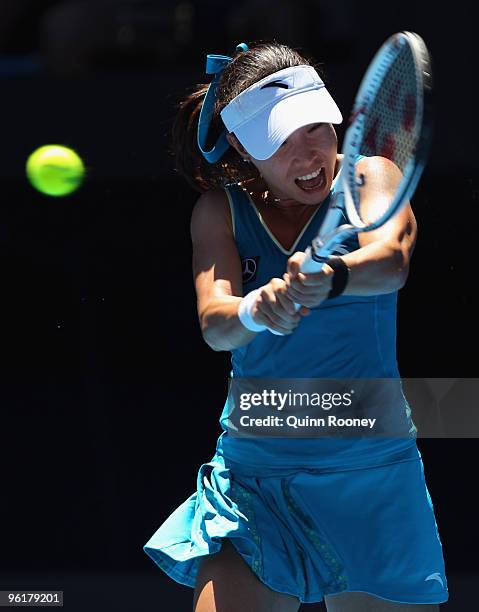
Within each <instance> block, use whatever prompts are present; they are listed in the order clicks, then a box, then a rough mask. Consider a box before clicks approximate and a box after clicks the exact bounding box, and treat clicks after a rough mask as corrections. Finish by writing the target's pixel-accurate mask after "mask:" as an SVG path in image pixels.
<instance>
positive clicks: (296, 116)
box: [221, 65, 343, 159]
mask: <svg viewBox="0 0 479 612" xmlns="http://www.w3.org/2000/svg"><path fill="white" fill-rule="evenodd" d="M298 94H301V95H298ZM221 118H222V119H223V123H224V124H225V126H226V129H227V130H228V131H229V132H233V133H234V134H235V136H236V137H237V138H238V140H239V141H240V143H241V144H242V145H243V147H244V148H245V149H246V150H247V151H248V153H249V154H250V155H251V156H252V157H254V158H255V159H268V158H269V157H271V156H272V155H273V154H274V153H276V151H277V150H278V149H279V147H280V146H281V144H282V143H283V142H284V141H285V140H286V139H287V138H288V137H289V136H290V135H291V134H292V133H293V132H294V131H295V130H297V129H298V128H300V127H303V126H305V125H309V124H311V123H341V122H342V120H343V118H342V115H341V112H340V110H339V108H338V107H337V106H336V103H335V101H334V100H333V98H332V97H331V95H330V94H329V92H328V90H327V89H326V87H325V85H324V83H323V81H322V80H321V78H320V77H319V75H318V73H317V72H316V70H315V69H314V68H313V67H312V66H306V65H301V66H293V67H291V68H284V69H283V70H279V71H278V72H275V73H273V74H270V75H268V76H267V77H265V78H264V79H261V81H258V82H257V83H254V84H253V85H251V87H248V89H245V90H244V91H242V92H241V93H240V94H239V95H238V96H236V98H233V100H231V102H230V103H229V104H228V105H227V106H225V108H224V109H223V110H222V111H221Z"/></svg>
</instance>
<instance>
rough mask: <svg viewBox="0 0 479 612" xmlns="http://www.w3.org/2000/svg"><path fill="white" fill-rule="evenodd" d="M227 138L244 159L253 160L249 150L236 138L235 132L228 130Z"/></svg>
mask: <svg viewBox="0 0 479 612" xmlns="http://www.w3.org/2000/svg"><path fill="white" fill-rule="evenodd" d="M226 140H227V141H228V142H229V143H230V145H231V146H232V147H233V148H234V149H236V151H237V152H238V154H239V155H241V157H242V158H243V159H246V160H248V161H251V158H250V156H249V153H248V151H247V150H246V149H245V148H244V147H243V145H242V144H241V143H240V141H239V140H238V139H237V138H236V136H235V135H234V134H233V132H228V133H227V134H226Z"/></svg>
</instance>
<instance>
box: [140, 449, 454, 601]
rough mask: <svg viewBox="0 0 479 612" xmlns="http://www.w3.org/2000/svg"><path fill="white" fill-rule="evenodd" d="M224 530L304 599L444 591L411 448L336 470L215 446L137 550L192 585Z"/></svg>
mask: <svg viewBox="0 0 479 612" xmlns="http://www.w3.org/2000/svg"><path fill="white" fill-rule="evenodd" d="M224 538H229V540H230V541H231V542H232V544H233V545H234V546H235V548H236V549H237V551H238V552H239V554H240V555H241V556H242V557H243V559H244V560H245V561H246V563H247V564H248V565H249V566H250V568H251V569H252V571H253V572H254V573H255V574H256V575H257V576H258V578H259V579H260V580H261V581H262V582H263V583H265V584H266V585H267V586H268V587H270V588H271V589H273V590H275V591H279V592H282V593H288V594H290V595H294V596H296V597H297V598H298V599H299V600H300V601H301V602H304V603H313V602H319V601H322V599H323V597H324V595H332V594H337V593H342V592H346V591H363V592H367V593H370V594H372V595H375V596H376V597H380V598H383V599H387V600H391V601H395V602H401V603H409V604H433V603H441V602H445V601H447V599H448V589H447V580H446V574H445V567H444V558H443V551H442V544H441V540H440V537H439V532H438V528H437V524H436V519H435V515H434V509H433V504H432V501H431V497H430V494H429V491H428V489H427V486H426V482H425V478H424V466H423V462H422V458H421V454H420V452H419V449H417V447H415V452H414V453H412V454H410V456H409V457H408V458H406V459H402V460H399V461H397V460H396V461H394V462H393V463H386V464H383V465H379V466H374V467H368V468H359V469H357V468H352V469H344V470H338V469H321V468H304V469H297V468H273V467H262V466H261V464H259V465H256V466H247V465H244V464H241V463H236V462H234V461H231V460H229V459H226V458H225V457H224V456H223V455H222V454H218V452H216V453H215V455H214V456H213V458H212V459H211V461H209V462H208V463H204V464H203V465H201V467H200V468H199V471H198V478H197V490H196V491H195V492H194V493H193V494H192V495H191V496H190V497H188V499H186V500H185V501H184V502H183V503H182V504H181V505H180V506H179V507H178V508H177V509H176V510H175V511H174V512H173V513H172V514H171V515H170V516H169V517H168V518H167V519H166V520H165V521H164V522H163V524H161V525H160V527H159V528H158V529H157V531H156V532H155V533H154V534H153V535H152V537H151V538H150V540H149V541H148V542H147V543H146V544H145V546H144V551H145V552H146V553H147V554H148V555H149V556H150V557H151V558H152V559H153V561H154V562H155V563H156V564H157V565H158V566H159V567H160V568H161V569H162V570H164V571H165V572H166V573H167V574H168V575H169V576H170V577H171V578H173V579H174V580H176V581H177V582H179V583H181V584H184V585H187V586H190V587H194V586H195V584H196V576H197V572H198V566H199V563H200V560H201V559H202V558H203V557H204V556H205V555H211V554H214V553H217V552H218V551H219V550H220V549H221V546H222V540H223V539H224Z"/></svg>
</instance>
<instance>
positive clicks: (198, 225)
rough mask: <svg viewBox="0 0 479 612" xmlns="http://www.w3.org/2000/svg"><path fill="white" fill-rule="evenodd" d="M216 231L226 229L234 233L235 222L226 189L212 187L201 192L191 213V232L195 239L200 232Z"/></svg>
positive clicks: (225, 230)
mask: <svg viewBox="0 0 479 612" xmlns="http://www.w3.org/2000/svg"><path fill="white" fill-rule="evenodd" d="M204 231H209V232H211V233H216V232H217V231H224V232H228V233H231V235H232V234H233V222H232V219H231V210H230V204H229V199H228V195H227V193H226V189H221V188H217V189H210V190H209V191H205V192H204V193H202V194H201V196H200V197H199V198H198V200H197V201H196V203H195V206H194V208H193V213H192V215H191V234H192V237H193V239H194V237H195V235H196V234H197V233H198V232H204Z"/></svg>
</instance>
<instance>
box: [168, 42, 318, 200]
mask: <svg viewBox="0 0 479 612" xmlns="http://www.w3.org/2000/svg"><path fill="white" fill-rule="evenodd" d="M302 64H306V65H312V66H314V68H315V69H316V70H317V71H318V73H319V74H320V76H321V78H323V79H324V75H323V74H322V70H321V68H320V67H319V65H317V64H314V63H313V62H312V61H311V60H309V59H307V58H306V57H303V55H301V54H300V53H299V52H298V51H296V50H294V49H291V48H290V47H287V46H286V45H282V44H279V43H277V42H260V43H257V44H254V45H252V46H251V48H249V49H248V50H247V51H241V52H240V53H239V54H238V55H236V56H235V57H234V58H233V60H232V61H231V62H230V63H229V64H228V65H227V66H226V68H225V69H224V70H223V72H222V73H221V76H220V79H219V82H218V86H217V89H216V103H215V108H214V113H213V118H212V121H211V126H210V129H209V134H208V142H207V147H206V148H207V149H210V148H211V147H212V146H213V145H214V144H215V142H216V140H217V138H218V136H219V135H220V134H221V132H222V130H224V124H223V121H222V119H221V117H220V112H221V111H222V110H223V108H224V107H225V106H226V105H227V104H228V103H229V102H230V101H231V100H232V99H233V98H235V97H236V96H237V95H238V94H240V93H241V92H242V91H244V90H245V89H247V88H248V87H250V85H253V83H256V82H257V81H259V80H261V79H262V78H264V77H266V76H268V75H270V74H273V73H274V72H277V71H278V70H282V69H283V68H289V67H291V66H299V65H302ZM207 89H208V85H203V84H202V85H197V86H196V88H195V89H194V91H193V92H192V93H190V94H189V95H187V96H186V98H184V99H183V100H181V101H180V103H179V104H178V107H177V108H178V112H177V114H176V117H175V120H174V122H173V128H172V132H171V153H172V154H173V155H174V158H175V169H176V171H177V172H178V174H180V175H181V176H183V177H184V178H185V179H186V180H187V181H188V183H189V184H190V185H191V186H192V187H193V188H194V189H196V190H197V191H200V192H203V191H207V190H208V189H212V188H214V187H222V186H224V185H227V184H229V183H237V182H240V181H246V180H248V179H252V178H256V177H257V176H258V171H257V169H256V167H255V166H254V165H253V164H250V163H245V162H244V161H243V160H242V158H241V156H240V155H238V153H237V151H236V150H235V149H234V148H233V147H230V148H229V149H228V150H227V151H226V153H224V155H223V156H222V157H221V159H220V160H219V161H217V162H216V163H214V164H210V163H209V162H207V161H206V159H205V158H204V157H203V155H202V154H201V151H200V150H199V148H198V144H197V140H196V139H197V128H198V119H199V115H200V110H201V105H202V103H203V100H204V97H205V95H206V91H207Z"/></svg>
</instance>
